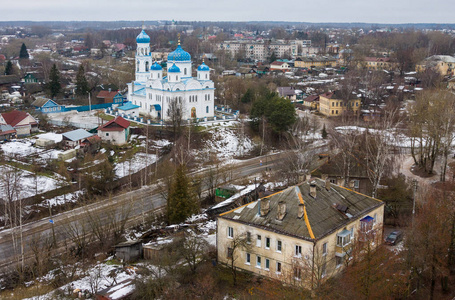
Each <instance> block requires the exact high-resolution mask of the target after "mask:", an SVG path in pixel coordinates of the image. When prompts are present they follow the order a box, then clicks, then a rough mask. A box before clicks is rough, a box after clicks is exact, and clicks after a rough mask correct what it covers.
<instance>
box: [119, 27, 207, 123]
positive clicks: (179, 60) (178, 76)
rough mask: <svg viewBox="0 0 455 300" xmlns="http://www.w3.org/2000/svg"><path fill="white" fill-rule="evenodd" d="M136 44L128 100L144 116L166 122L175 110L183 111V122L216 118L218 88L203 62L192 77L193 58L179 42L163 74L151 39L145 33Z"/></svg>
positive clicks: (168, 58)
mask: <svg viewBox="0 0 455 300" xmlns="http://www.w3.org/2000/svg"><path fill="white" fill-rule="evenodd" d="M136 42H137V51H136V78H135V79H136V80H135V81H133V82H131V83H129V84H128V95H127V99H128V101H130V102H131V103H132V104H133V105H138V106H139V113H140V114H141V115H149V116H150V117H152V118H156V119H158V120H164V121H166V120H169V119H170V117H171V115H172V113H173V112H172V111H173V110H175V109H176V107H177V109H179V110H182V116H183V117H182V118H183V119H184V120H186V119H194V118H205V117H213V116H214V115H215V97H214V92H215V86H214V83H213V81H212V80H210V68H209V67H208V66H207V65H206V64H205V63H204V62H203V63H202V64H201V65H200V66H199V67H198V68H197V72H196V77H193V76H192V73H193V70H192V61H191V55H190V54H189V53H188V52H186V51H185V50H183V49H182V47H181V46H180V41H179V43H178V46H177V48H176V49H175V50H174V51H173V52H171V53H169V55H168V57H167V70H166V71H164V70H163V68H162V67H161V65H159V64H158V63H156V62H155V63H153V64H152V54H151V52H150V37H149V36H148V35H147V34H146V33H145V31H144V30H142V32H141V33H140V34H139V35H138V36H137V38H136Z"/></svg>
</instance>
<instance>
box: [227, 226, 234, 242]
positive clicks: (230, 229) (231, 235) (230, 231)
mask: <svg viewBox="0 0 455 300" xmlns="http://www.w3.org/2000/svg"><path fill="white" fill-rule="evenodd" d="M228 238H229V239H233V238H234V228H232V227H230V226H229V227H228Z"/></svg>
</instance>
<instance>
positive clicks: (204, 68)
mask: <svg viewBox="0 0 455 300" xmlns="http://www.w3.org/2000/svg"><path fill="white" fill-rule="evenodd" d="M197 70H198V71H210V68H209V66H207V65H206V64H205V63H204V62H202V64H201V65H200V66H199V67H197Z"/></svg>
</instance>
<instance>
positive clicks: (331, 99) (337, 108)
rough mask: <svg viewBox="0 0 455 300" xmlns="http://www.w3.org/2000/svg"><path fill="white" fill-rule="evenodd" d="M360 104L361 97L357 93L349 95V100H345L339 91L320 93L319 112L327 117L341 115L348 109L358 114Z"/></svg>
mask: <svg viewBox="0 0 455 300" xmlns="http://www.w3.org/2000/svg"><path fill="white" fill-rule="evenodd" d="M360 106H361V101H360V98H358V97H357V96H356V95H349V99H348V100H343V99H342V97H341V95H340V94H339V92H338V91H335V92H327V93H324V94H322V95H319V112H320V113H321V114H323V115H324V116H326V117H337V116H341V115H342V114H344V113H346V112H348V111H350V112H353V113H355V114H358V113H359V111H360Z"/></svg>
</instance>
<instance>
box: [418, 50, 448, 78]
mask: <svg viewBox="0 0 455 300" xmlns="http://www.w3.org/2000/svg"><path fill="white" fill-rule="evenodd" d="M426 69H433V70H435V71H436V72H438V73H439V74H440V75H441V76H446V75H455V57H453V56H450V55H433V56H430V57H427V58H425V59H424V60H423V61H421V62H420V63H418V64H417V65H416V72H423V71H425V70H426Z"/></svg>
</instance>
